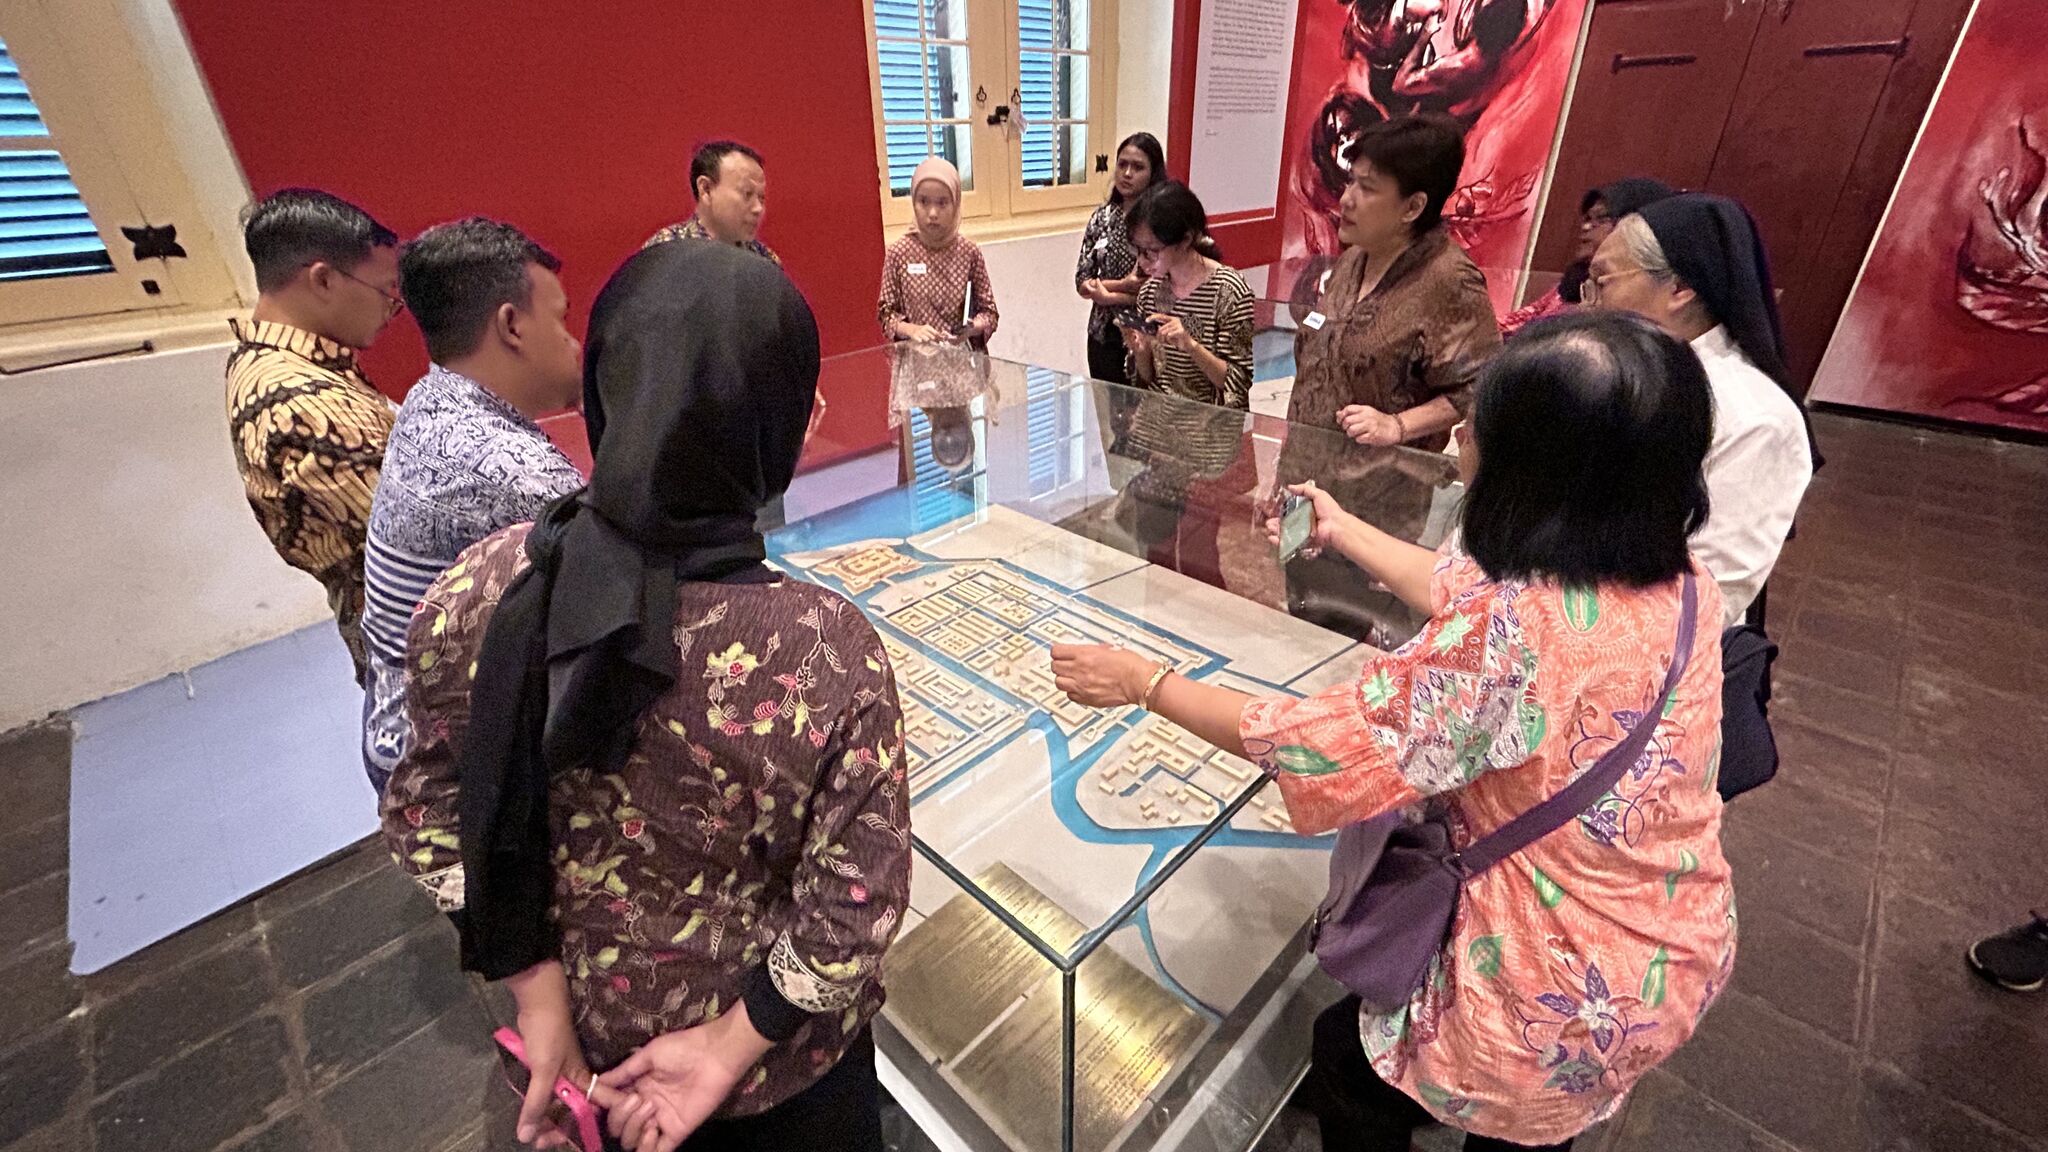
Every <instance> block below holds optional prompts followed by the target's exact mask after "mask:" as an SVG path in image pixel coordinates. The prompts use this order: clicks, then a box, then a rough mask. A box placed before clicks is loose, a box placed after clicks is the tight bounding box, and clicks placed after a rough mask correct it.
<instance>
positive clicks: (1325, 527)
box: [1265, 480, 1351, 560]
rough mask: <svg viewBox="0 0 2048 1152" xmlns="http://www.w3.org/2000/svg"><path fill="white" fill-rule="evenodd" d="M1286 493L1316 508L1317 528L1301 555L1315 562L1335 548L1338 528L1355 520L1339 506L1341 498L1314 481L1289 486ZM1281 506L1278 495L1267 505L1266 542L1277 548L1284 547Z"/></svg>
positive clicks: (1303, 547)
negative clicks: (1281, 539) (1338, 499)
mask: <svg viewBox="0 0 2048 1152" xmlns="http://www.w3.org/2000/svg"><path fill="white" fill-rule="evenodd" d="M1282 491H1283V492H1286V493H1291V494H1293V495H1295V496H1301V497H1305V498H1306V499H1307V500H1308V501H1309V502H1310V503H1311V504H1313V505H1315V520H1314V526H1313V527H1311V528H1310V529H1309V534H1308V542H1307V543H1306V544H1303V545H1302V546H1301V551H1300V552H1299V553H1297V555H1299V556H1301V557H1302V558H1303V559H1308V560H1312V559H1314V558H1315V557H1317V556H1318V555H1320V554H1321V553H1322V551H1323V549H1325V548H1330V547H1333V546H1335V543H1336V539H1337V526H1338V524H1339V523H1340V522H1342V521H1343V520H1346V519H1349V518H1350V516H1351V514H1350V513H1349V512H1346V511H1344V508H1343V506H1342V505H1340V504H1338V503H1337V498H1336V497H1335V496H1332V495H1330V494H1329V493H1328V492H1325V491H1323V490H1322V489H1321V488H1318V487H1317V486H1316V483H1315V481H1313V480H1310V481H1306V482H1304V483H1301V484H1289V485H1288V486H1287V487H1286V488H1284V489H1282ZM1280 503H1281V502H1280V500H1279V499H1278V495H1277V494H1276V496H1275V498H1274V499H1272V500H1268V501H1267V502H1266V523H1265V529H1266V541H1267V542H1268V543H1270V544H1271V545H1273V547H1275V548H1278V547H1279V546H1280Z"/></svg>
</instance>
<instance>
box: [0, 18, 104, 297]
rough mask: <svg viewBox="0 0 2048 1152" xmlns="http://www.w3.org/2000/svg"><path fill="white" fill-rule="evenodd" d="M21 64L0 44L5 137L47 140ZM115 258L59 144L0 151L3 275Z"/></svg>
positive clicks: (65, 271) (75, 268)
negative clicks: (94, 219) (108, 250)
mask: <svg viewBox="0 0 2048 1152" xmlns="http://www.w3.org/2000/svg"><path fill="white" fill-rule="evenodd" d="M49 135H50V130H49V128H48V127H47V126H46V125H45V124H44V123H43V116H42V113H41V112H40V111H39V110H38V109H37V108H36V104H35V101H34V100H33V99H31V98H30V97H29V92H28V85H27V84H25V83H23V82H22V79H21V70H20V69H19V68H17V67H15V64H14V58H13V57H12V56H11V55H9V54H8V52H7V46H6V45H5V44H0V137H5V138H8V139H10V140H23V139H30V140H32V139H37V138H42V139H47V138H48V137H49ZM113 270H114V262H113V260H112V258H110V257H109V256H108V255H107V247H106V245H105V244H104V243H102V242H101V241H100V234H99V229H98V228H96V227H94V226H93V222H92V214H91V213H89V212H88V211H86V207H85V200H84V199H83V198H82V197H80V196H79V194H78V187H77V185H75V184H73V183H72V182H71V171H70V169H68V168H66V167H65V166H64V158H63V157H62V156H60V155H59V154H58V153H57V152H56V150H54V149H40V148H39V149H30V150H23V151H13V150H0V280H31V279H40V278H46V277H52V276H87V275H93V274H95V273H101V272H112V271H113Z"/></svg>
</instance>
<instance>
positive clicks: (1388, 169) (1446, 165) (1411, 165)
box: [1349, 112, 1465, 235]
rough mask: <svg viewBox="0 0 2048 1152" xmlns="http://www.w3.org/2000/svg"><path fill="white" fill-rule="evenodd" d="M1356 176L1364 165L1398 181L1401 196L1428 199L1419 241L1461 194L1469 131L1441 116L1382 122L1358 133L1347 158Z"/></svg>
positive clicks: (1417, 220) (1418, 230)
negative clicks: (1460, 179) (1368, 163)
mask: <svg viewBox="0 0 2048 1152" xmlns="http://www.w3.org/2000/svg"><path fill="white" fill-rule="evenodd" d="M1349 160H1350V163H1351V167H1352V170H1353V171H1354V172H1355V171H1357V169H1358V162H1359V161H1360V160H1370V161H1372V166H1373V167H1374V168H1376V169H1378V170H1379V171H1381V172H1384V173H1386V174H1387V175H1388V176H1391V177H1393V178H1394V184H1395V185H1396V186H1397V187H1399V188H1400V189H1401V195H1403V196H1413V195H1415V194H1416V193H1417V192H1420V193H1422V194H1423V195H1424V196H1426V197H1428V202H1427V203H1425V204H1424V205H1423V207H1422V215H1420V216H1418V217H1416V218H1415V224H1414V231H1415V233H1416V234H1417V235H1421V234H1422V233H1424V232H1427V231H1429V230H1430V229H1431V228H1434V227H1436V225H1437V222H1438V221H1439V220H1442V219H1443V216H1444V205H1445V204H1447V203H1449V202H1450V199H1451V193H1453V192H1456V191H1457V190H1458V173H1459V172H1460V171H1462V170H1463V169H1464V167H1465V126H1464V125H1463V124H1460V123H1459V122H1458V121H1457V120H1456V119H1454V118H1452V117H1450V116H1445V115H1443V114H1441V113H1437V112H1424V113H1421V114H1418V115H1415V116H1403V117H1400V118H1399V119H1396V120H1382V121H1380V122H1379V123H1377V124H1373V125H1371V126H1369V127H1367V128H1365V129H1363V130H1361V131H1360V132H1359V133H1358V139H1357V141H1356V142H1354V143H1353V144H1352V145H1351V155H1350V157H1349Z"/></svg>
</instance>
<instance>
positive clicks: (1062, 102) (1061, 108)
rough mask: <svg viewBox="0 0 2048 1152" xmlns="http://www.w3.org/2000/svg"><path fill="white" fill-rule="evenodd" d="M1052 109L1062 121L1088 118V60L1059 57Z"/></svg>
mask: <svg viewBox="0 0 2048 1152" xmlns="http://www.w3.org/2000/svg"><path fill="white" fill-rule="evenodd" d="M1054 80H1055V83H1054V85H1053V108H1054V111H1055V113H1056V114H1057V115H1058V116H1059V118H1060V119H1062V120H1086V119H1087V118H1088V58H1087V57H1086V56H1061V57H1059V69H1058V71H1057V72H1056V73H1055V75H1054Z"/></svg>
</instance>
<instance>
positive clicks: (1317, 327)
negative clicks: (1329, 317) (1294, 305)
mask: <svg viewBox="0 0 2048 1152" xmlns="http://www.w3.org/2000/svg"><path fill="white" fill-rule="evenodd" d="M1301 326H1302V327H1303V328H1306V329H1308V330H1309V331H1311V332H1320V331H1322V330H1323V314H1322V313H1321V312H1311V313H1309V314H1308V315H1306V316H1303V317H1302V318H1301Z"/></svg>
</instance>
